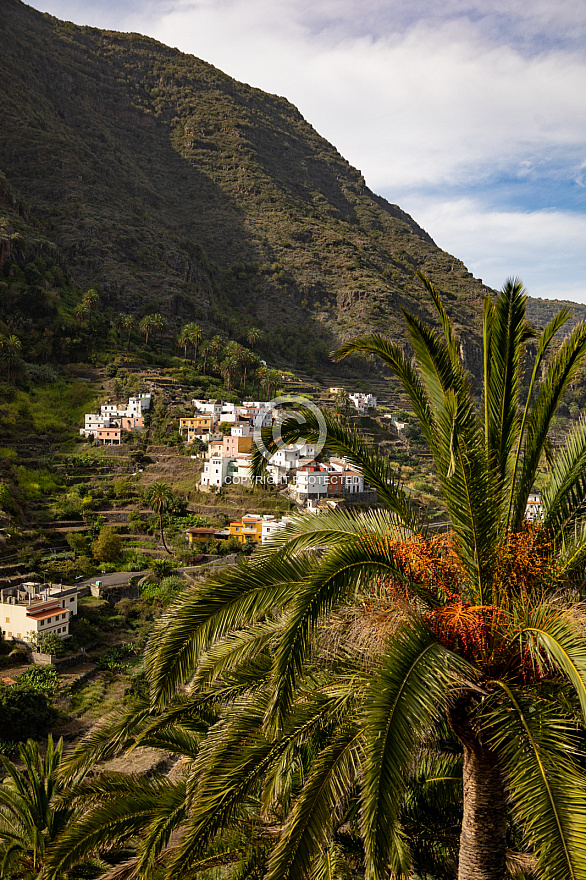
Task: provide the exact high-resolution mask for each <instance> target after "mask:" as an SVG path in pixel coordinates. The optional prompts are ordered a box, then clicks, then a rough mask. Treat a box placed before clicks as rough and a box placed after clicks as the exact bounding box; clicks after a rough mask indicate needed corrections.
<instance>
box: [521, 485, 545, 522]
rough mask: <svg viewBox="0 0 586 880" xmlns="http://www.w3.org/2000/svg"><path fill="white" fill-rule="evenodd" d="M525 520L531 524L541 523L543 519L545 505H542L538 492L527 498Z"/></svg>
mask: <svg viewBox="0 0 586 880" xmlns="http://www.w3.org/2000/svg"><path fill="white" fill-rule="evenodd" d="M525 519H526V520H529V522H541V520H542V519H543V504H542V503H541V495H539V494H538V493H537V492H535V493H532V494H531V495H529V496H528V497H527V506H526V507H525Z"/></svg>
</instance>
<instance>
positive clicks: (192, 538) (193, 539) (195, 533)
mask: <svg viewBox="0 0 586 880" xmlns="http://www.w3.org/2000/svg"><path fill="white" fill-rule="evenodd" d="M215 534H216V529H201V528H199V529H187V540H188V542H189V544H190V545H191V544H205V542H206V541H209V540H210V538H213V537H214V535H215Z"/></svg>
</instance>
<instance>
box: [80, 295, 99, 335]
mask: <svg viewBox="0 0 586 880" xmlns="http://www.w3.org/2000/svg"><path fill="white" fill-rule="evenodd" d="M99 302H100V294H99V293H98V291H97V290H96V289H95V288H94V287H90V289H89V290H88V291H86V293H85V294H84V297H83V305H84V306H85V307H86V309H87V313H88V320H89V323H90V326H91V323H92V313H93V311H94V309H95V307H96V306H97V305H98V303H99Z"/></svg>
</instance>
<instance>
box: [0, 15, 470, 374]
mask: <svg viewBox="0 0 586 880" xmlns="http://www.w3.org/2000/svg"><path fill="white" fill-rule="evenodd" d="M0 104H1V110H2V125H1V127H0V169H2V171H4V173H5V174H6V178H7V180H8V183H9V184H10V186H7V185H6V183H2V180H0V269H1V268H2V266H1V264H2V263H4V262H6V261H7V260H13V259H15V258H17V257H18V254H19V253H20V256H21V257H22V254H23V253H26V255H27V256H28V258H30V257H31V256H35V255H38V254H39V253H43V254H46V252H47V249H51V248H56V249H57V250H56V251H55V253H54V254H53V258H54V259H57V261H58V262H59V263H60V265H61V266H62V267H63V269H64V270H65V271H66V272H68V273H70V274H71V275H72V276H73V279H74V280H75V282H76V283H77V284H78V285H79V286H80V287H89V286H97V285H98V286H100V287H101V289H102V291H103V303H104V304H105V305H106V306H112V307H114V308H116V309H119V310H133V311H135V312H139V313H140V312H142V313H145V312H146V311H148V310H149V309H151V310H152V309H153V307H156V310H157V311H161V312H163V313H164V314H165V316H166V317H167V318H168V319H169V320H170V321H171V322H173V320H176V321H180V320H184V319H191V318H194V319H196V320H198V321H200V322H202V323H203V324H204V326H207V327H208V328H210V329H214V328H219V329H220V330H223V331H224V332H225V333H227V334H228V335H231V336H233V337H236V338H237V337H238V333H239V332H240V333H241V332H243V329H244V328H246V326H250V325H251V324H256V325H257V326H258V325H260V326H261V327H265V328H267V329H268V330H270V331H271V332H273V333H276V335H277V337H279V335H280V350H279V347H278V346H277V349H276V351H275V353H276V356H277V357H280V358H281V359H282V360H283V361H286V360H289V361H290V362H291V363H294V364H295V363H304V362H306V354H307V348H308V347H310V346H311V345H317V347H318V349H319V348H320V346H321V355H322V356H324V354H325V352H326V351H327V349H328V348H330V347H331V346H332V345H333V344H334V343H335V342H337V341H340V340H342V339H345V338H347V337H348V336H351V335H356V334H357V333H359V332H361V331H364V330H368V331H373V330H376V331H380V332H383V333H393V334H395V335H400V334H401V333H402V330H401V329H400V328H401V327H402V321H401V320H400V307H401V306H406V307H408V308H409V309H416V310H422V311H426V310H427V306H426V305H425V299H424V298H422V286H421V283H420V281H419V279H418V278H417V276H416V270H417V269H421V270H422V271H423V272H424V273H425V274H426V275H427V276H428V277H430V278H431V279H432V280H433V281H434V283H435V284H436V285H437V286H438V287H440V288H441V289H443V290H445V291H449V292H450V296H449V297H448V306H449V308H450V310H451V312H452V314H453V315H454V316H455V317H456V319H457V321H458V323H459V324H460V325H461V326H463V327H466V328H472V329H474V328H477V326H478V321H479V316H480V313H481V308H480V304H481V300H482V298H483V296H484V295H485V293H486V292H487V288H486V287H484V286H483V284H482V282H481V281H479V280H477V279H474V278H472V276H471V274H470V273H469V272H468V271H467V270H466V267H465V266H464V265H463V264H462V263H461V262H460V261H459V260H457V259H456V258H455V257H452V256H450V255H449V254H447V253H445V252H444V251H442V250H440V249H439V248H438V247H436V245H435V244H434V242H433V241H432V239H431V238H430V237H429V235H428V234H427V233H426V232H425V231H424V230H422V229H421V228H420V227H419V226H418V225H417V223H415V222H414V220H413V219H412V218H411V217H409V216H408V215H407V214H405V213H404V212H403V211H401V210H400V208H398V207H397V206H396V205H391V204H389V203H387V202H386V201H385V200H384V199H382V198H380V197H378V196H376V195H375V194H373V193H372V192H371V191H370V190H369V189H368V188H367V187H366V185H365V182H364V179H363V178H362V176H361V174H360V172H359V171H357V170H356V169H354V168H352V167H351V166H350V165H349V164H348V163H347V162H346V161H345V160H344V159H343V158H342V156H340V154H339V153H338V152H337V151H336V150H335V148H334V147H333V146H331V145H330V144H329V143H327V142H326V141H325V140H324V139H323V138H321V137H320V136H319V135H318V134H317V132H316V131H315V130H314V129H313V128H312V127H311V125H309V124H308V123H307V122H306V121H305V120H304V119H303V118H302V116H301V115H300V114H299V112H298V111H297V110H296V108H295V107H293V106H292V105H291V104H290V103H288V102H287V101H286V100H285V99H284V98H280V97H276V96H274V95H269V94H266V93H264V92H261V91H259V90H257V89H253V88H251V87H249V86H247V85H244V84H242V83H238V82H236V81H235V80H233V79H231V78H230V77H228V76H226V75H224V74H223V73H221V72H220V71H219V70H217V69H215V68H214V67H212V66H211V65H209V64H206V63H205V62H203V61H201V60H199V59H197V58H194V57H192V56H188V55H184V54H182V53H181V52H179V51H177V50H175V49H170V48H168V47H166V46H164V45H161V44H160V43H157V42H155V41H154V40H151V39H148V38H146V37H142V36H138V35H136V34H119V33H112V32H105V31H100V30H97V29H94V28H82V27H77V26H75V25H73V24H71V23H67V22H61V21H58V20H57V19H55V18H53V17H51V16H48V15H43V14H41V13H38V12H36V11H34V10H32V9H31V8H30V7H28V6H26V5H24V4H22V3H20V2H19V0H2V3H1V5H0ZM389 161H392V157H389ZM2 193H4V198H2ZM19 199H20V200H21V202H22V204H21V206H20V207H18V204H17V203H18V200H19ZM56 255H57V256H56ZM467 338H470V339H473V337H467ZM477 354H478V350H477V348H476V347H475V346H474V344H471V345H470V355H469V359H470V365H471V366H474V363H473V362H474V361H475V360H476V357H477Z"/></svg>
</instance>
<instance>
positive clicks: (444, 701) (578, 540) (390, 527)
mask: <svg viewBox="0 0 586 880" xmlns="http://www.w3.org/2000/svg"><path fill="white" fill-rule="evenodd" d="M426 286H427V288H428V290H429V293H430V295H431V297H432V300H433V302H434V304H435V307H436V309H437V313H438V317H439V320H440V323H441V326H442V330H443V334H440V333H438V332H437V331H436V330H435V329H433V328H432V327H430V326H429V325H427V324H425V323H424V322H423V321H421V320H420V319H419V318H417V317H414V316H410V315H407V316H406V321H407V327H408V330H409V334H410V337H411V342H412V345H413V350H414V352H415V359H416V364H417V367H416V368H414V366H413V364H412V360H411V358H410V357H408V356H407V355H406V354H404V353H403V352H402V351H401V350H400V349H399V348H398V347H397V346H396V345H395V344H394V343H392V342H391V341H389V340H385V339H383V338H381V337H367V338H364V339H360V340H357V341H355V342H353V343H349V344H347V345H346V346H344V347H343V348H342V349H341V350H340V351H339V352H338V354H337V356H338V357H343V356H345V355H347V354H350V353H351V352H357V351H366V352H370V353H373V354H376V355H378V356H379V357H381V358H382V359H383V360H384V361H385V362H386V363H387V364H388V365H389V366H390V367H391V368H392V369H393V371H394V372H395V373H396V374H397V376H398V377H399V379H400V380H401V382H402V384H403V387H404V390H405V391H406V393H407V394H408V395H409V397H410V400H411V405H412V407H413V409H414V410H415V412H416V413H417V415H418V418H419V423H420V427H421V430H422V431H423V432H424V434H425V437H426V439H427V442H428V444H429V447H430V450H431V452H432V455H433V458H434V463H435V467H436V471H437V474H438V479H439V481H440V484H441V487H442V492H443V495H444V499H445V503H446V506H447V508H448V511H449V515H450V519H451V523H452V533H451V539H450V541H449V543H448V544H447V545H445V546H442V545H441V544H438V543H437V542H434V541H433V540H432V539H430V538H425V537H422V538H419V537H418V534H419V532H420V531H421V529H422V526H421V524H420V523H418V522H417V516H416V514H415V512H414V511H413V510H412V509H411V507H410V504H409V501H408V499H407V497H406V496H405V493H404V492H403V491H402V490H401V488H400V486H398V484H397V481H396V479H395V478H394V475H393V473H392V471H391V470H390V468H389V467H388V465H385V464H384V463H381V462H378V461H377V460H376V457H375V456H374V455H373V453H372V452H371V451H370V450H369V449H368V448H367V447H366V446H365V444H364V442H363V441H361V440H360V439H359V438H357V437H356V436H355V435H352V434H349V433H348V432H346V431H344V430H343V429H342V428H340V426H337V425H336V423H335V422H334V421H333V420H332V419H328V420H327V421H328V446H329V447H330V448H332V449H334V450H335V451H338V452H345V453H346V454H347V455H348V456H349V457H350V460H351V461H352V462H353V463H354V464H356V465H357V466H359V467H360V468H361V469H362V471H363V473H364V476H365V478H366V479H367V482H369V483H370V485H373V486H374V487H375V488H376V489H377V490H378V492H379V497H380V498H381V500H382V501H384V503H385V505H386V507H387V508H388V509H389V514H388V515H386V516H382V515H379V514H365V515H362V516H342V515H340V514H337V515H330V516H326V517H320V518H318V519H317V521H315V520H311V519H309V520H303V519H302V520H300V521H299V522H298V524H297V526H296V528H295V529H293V531H292V532H291V533H290V534H289V535H286V536H285V537H283V538H282V539H281V543H280V544H279V550H278V552H277V553H275V554H273V555H269V554H266V553H263V554H260V555H258V556H257V557H256V558H255V560H254V561H253V562H252V563H251V564H250V566H249V569H248V572H247V574H246V575H245V574H244V572H242V571H240V572H232V573H229V574H226V575H225V577H224V578H223V579H221V584H222V586H221V588H220V586H219V582H216V583H213V584H210V585H209V587H208V588H205V587H202V589H201V590H199V591H196V592H195V593H194V594H193V595H192V596H189V597H186V598H185V599H184V604H183V607H182V608H181V609H175V610H174V622H172V621H170V620H168V621H167V623H166V625H167V629H166V630H165V631H164V633H163V634H162V636H161V638H160V641H159V642H158V643H156V644H155V643H153V645H152V647H151V653H150V670H151V676H152V682H153V689H154V694H155V696H156V697H157V698H159V699H162V700H163V701H164V700H165V699H167V698H168V696H169V695H170V694H171V693H172V692H173V688H174V687H175V686H176V685H177V684H178V682H179V681H180V680H184V679H185V678H187V677H189V675H190V674H191V673H192V672H193V670H194V669H196V668H197V660H198V658H199V657H201V654H200V652H201V651H202V650H205V648H206V646H208V645H210V644H214V643H215V642H216V641H217V640H218V639H221V637H222V636H223V634H224V633H225V632H227V633H230V632H233V631H234V630H237V629H238V628H239V627H241V626H244V625H245V624H246V621H247V620H248V621H250V620H251V619H253V620H259V619H262V616H263V615H267V614H269V613H270V609H271V608H274V606H275V605H279V606H280V607H281V608H283V614H284V623H283V629H282V632H281V633H280V634H279V635H278V636H273V638H274V639H275V642H274V647H273V651H272V654H271V660H270V667H271V668H270V672H269V676H270V680H271V694H270V700H269V702H268V705H267V706H266V708H265V709H264V711H263V713H262V723H261V725H260V728H259V730H262V731H264V732H265V736H267V737H268V738H269V739H270V740H272V741H275V742H276V743H278V742H280V741H281V739H282V737H283V736H284V735H285V731H286V730H288V729H289V727H290V725H291V724H292V723H293V716H294V713H295V706H296V700H297V699H298V695H299V693H300V691H299V689H300V688H303V687H305V688H307V684H306V680H305V678H304V674H305V673H306V671H307V668H308V663H309V660H310V657H311V652H312V651H315V639H316V638H317V628H318V626H319V627H323V621H324V619H327V618H328V616H329V615H331V614H332V613H333V612H334V611H336V609H341V608H343V607H344V606H345V605H346V604H347V603H348V602H350V603H351V604H352V605H353V607H356V604H358V607H360V602H361V603H362V604H363V605H364V604H365V602H366V598H367V597H370V600H369V601H370V604H371V605H372V606H373V607H375V609H376V611H377V614H373V620H372V624H373V626H376V628H378V629H379V630H380V628H381V622H380V611H381V603H382V607H383V608H387V609H389V610H388V620H387V622H386V626H387V632H388V633H392V638H389V639H388V640H387V641H386V642H384V643H383V646H382V647H381V650H380V656H378V657H377V660H376V673H375V674H374V675H373V676H372V678H371V681H370V682H369V683H368V685H367V686H366V687H365V692H364V695H363V697H359V698H357V706H356V714H355V715H353V716H352V715H348V716H346V722H347V723H346V724H345V725H344V727H343V729H342V730H340V729H338V730H337V733H338V735H339V738H338V739H337V740H336V739H335V738H333V739H329V740H328V739H326V741H325V745H324V748H323V750H322V752H320V754H319V758H318V759H316V763H315V764H314V769H313V770H312V771H311V772H310V774H309V775H308V778H307V783H306V785H305V786H304V787H303V788H302V789H301V792H300V793H299V794H298V795H297V797H296V799H295V800H294V802H293V807H292V808H291V810H290V811H289V814H288V818H287V819H286V821H285V823H284V828H283V830H282V832H281V836H280V841H279V844H278V845H277V846H276V847H275V849H274V851H273V854H272V856H271V862H270V869H269V871H268V873H267V878H271V880H272V878H276V877H280V878H284V877H293V876H295V870H297V871H298V872H299V874H298V875H300V874H302V871H304V870H307V869H308V866H309V864H310V862H311V858H312V857H314V856H316V855H317V853H318V852H319V847H320V845H321V843H322V842H323V840H324V835H325V836H326V837H327V834H328V833H329V832H331V830H332V825H331V822H332V818H333V817H332V814H330V812H329V807H332V809H333V804H334V800H335V798H334V795H336V797H341V794H340V792H343V791H346V792H348V791H349V790H351V787H352V786H356V785H357V784H358V785H360V804H361V815H362V820H361V823H362V829H361V830H362V837H363V840H364V847H365V853H366V863H367V866H368V876H369V877H372V878H373V880H374V878H379V877H384V876H386V873H387V871H388V869H389V865H391V864H394V865H395V868H399V867H400V866H401V865H403V870H407V855H406V853H405V847H404V845H403V844H402V841H401V837H400V831H399V828H398V825H397V822H398V811H399V808H400V805H401V803H402V796H403V794H404V792H405V787H406V786H407V784H408V781H409V778H410V770H411V768H412V767H413V765H414V761H415V759H416V757H417V755H418V753H419V752H420V750H421V749H422V748H423V746H424V744H425V743H426V742H427V740H428V738H429V735H430V731H433V728H434V726H435V725H436V724H437V723H438V721H439V720H440V719H441V718H445V719H447V720H448V722H449V724H450V725H451V728H452V730H453V731H454V733H455V734H456V735H457V737H458V739H459V741H460V743H461V748H462V753H463V781H464V799H463V809H464V813H463V821H462V830H461V839H460V848H459V858H458V872H459V873H458V876H459V878H460V880H472V878H474V880H485V878H486V880H488V878H491V880H496V878H502V877H504V876H505V871H506V833H507V821H508V819H509V813H508V802H509V799H510V801H511V802H512V804H513V811H514V816H515V818H516V821H517V822H518V823H519V825H520V826H521V827H522V830H523V840H524V844H525V845H526V846H530V847H531V849H532V850H533V852H534V853H535V857H536V859H537V862H538V865H539V866H540V868H541V870H542V871H544V872H546V873H547V876H548V877H552V878H560V880H561V878H563V877H569V876H571V877H580V876H583V875H584V872H585V864H586V863H585V862H584V857H585V854H586V786H585V782H584V777H583V774H582V771H581V769H580V765H579V762H577V761H576V760H575V759H572V757H571V756H572V754H573V753H574V751H575V748H576V745H577V740H576V736H577V731H578V729H579V728H580V726H582V727H583V724H584V714H585V713H586V642H585V640H584V636H583V620H582V617H581V612H580V609H579V607H576V606H575V604H574V605H572V603H571V601H570V599H569V598H568V595H569V594H568V590H567V587H566V588H565V591H564V585H567V584H568V582H569V580H570V579H571V577H572V575H573V574H574V573H575V572H578V573H579V572H581V570H582V568H583V563H584V559H585V557H586V528H585V526H584V521H583V513H582V511H583V505H584V501H585V500H586V485H585V484H584V481H583V477H582V473H583V468H584V464H585V463H586V425H585V424H581V425H579V426H578V427H577V428H576V429H575V430H574V433H573V434H572V436H571V437H570V439H569V441H568V443H567V446H566V448H565V450H564V451H563V452H560V453H558V455H557V456H556V457H555V459H551V457H550V473H549V478H548V481H547V486H546V488H544V492H543V502H544V511H545V512H544V521H543V524H542V525H541V526H540V527H539V528H530V527H528V526H527V525H526V523H525V521H524V516H525V509H526V504H527V498H528V495H529V493H530V492H531V491H532V488H533V486H534V483H535V479H536V475H537V472H538V468H539V465H540V462H541V460H542V456H543V454H544V453H545V452H546V451H547V437H548V429H549V426H550V424H551V421H552V419H553V417H554V414H555V411H556V408H557V405H558V403H559V401H560V399H561V396H562V394H563V391H564V389H565V388H566V387H567V385H568V383H569V382H570V381H571V380H572V377H573V376H574V375H575V374H576V371H577V370H578V368H579V367H580V364H581V363H582V362H583V361H584V358H585V356H586V327H585V326H584V325H579V326H578V327H576V328H575V329H574V330H573V331H572V333H571V334H570V335H569V336H568V338H567V339H566V341H565V342H564V344H563V345H562V346H561V347H560V349H559V351H558V352H557V354H555V356H553V357H552V358H551V362H550V365H549V368H548V369H547V372H546V374H545V378H544V379H543V381H541V382H538V377H540V375H541V370H542V367H543V365H544V363H545V362H546V361H545V358H546V355H547V354H548V351H549V349H550V347H551V343H552V340H553V339H554V336H555V334H556V333H557V331H558V330H559V329H560V328H561V326H563V323H564V322H565V321H566V320H567V318H568V312H567V311H566V310H563V311H562V312H561V313H560V314H559V315H558V316H557V317H556V318H555V319H554V320H553V321H551V322H550V324H548V326H547V327H546V329H545V330H544V332H543V333H542V335H541V336H540V338H539V340H538V345H537V353H536V356H535V361H534V364H533V370H532V374H531V378H530V382H529V389H528V393H527V395H526V398H525V400H523V399H522V396H521V382H522V378H523V375H524V372H523V370H524V354H525V349H526V343H527V342H528V340H529V338H530V337H531V336H532V335H533V334H532V332H531V331H530V329H529V327H528V325H527V323H526V320H525V303H526V297H525V295H524V292H523V290H522V287H521V285H520V283H518V282H508V283H507V285H505V287H504V289H503V292H502V293H501V295H500V296H499V298H498V300H497V301H496V302H495V303H492V302H490V301H487V304H486V307H485V314H484V330H483V332H484V347H485V383H484V400H483V408H482V411H481V412H478V411H477V410H476V407H475V404H474V400H473V398H472V394H471V391H470V388H469V384H468V381H467V378H466V375H465V372H464V369H463V367H462V365H461V363H460V359H459V344H458V340H457V338H456V336H455V333H454V331H453V328H452V326H451V324H450V321H449V319H448V317H447V314H446V312H445V310H444V308H443V305H442V303H441V301H440V299H439V297H438V296H437V294H436V292H435V290H434V289H433V287H432V286H431V285H429V284H426ZM308 426H309V427H310V428H311V416H310V415H309V413H308V414H307V424H305V425H304V426H303V433H304V435H305V436H307V437H308V439H311V430H309V431H308ZM313 427H314V433H315V434H316V437H317V433H318V425H317V424H315V425H314V426H313ZM299 432H300V428H299V425H297V424H290V425H287V424H285V425H284V426H283V438H284V439H294V438H295V437H296V436H298V435H299ZM267 440H269V438H267ZM269 442H270V441H269ZM259 461H260V457H259ZM317 548H321V550H320V553H319V554H318V555H316V554H313V553H312V555H311V556H310V559H309V562H304V563H303V565H305V570H304V569H303V565H302V562H301V560H300V557H299V554H301V555H302V557H304V558H305V559H307V556H306V554H307V553H308V552H309V551H312V549H317ZM324 548H327V549H326V550H325V552H324ZM231 591H232V592H231ZM399 598H401V599H402V607H403V609H404V610H403V613H402V614H401V615H399V620H397V616H398V613H397V612H396V611H394V609H396V608H397V607H400V606H397V601H398V600H399ZM375 599H376V602H375V601H374V600H375ZM357 600H360V602H358V603H357ZM391 612H393V613H392V614H391ZM240 615H242V616H240ZM249 626H251V627H252V629H251V630H245V632H248V631H250V633H251V635H250V643H251V644H253V643H254V636H253V635H252V633H253V632H254V625H253V624H252V623H250V624H249ZM232 639H233V640H234V639H235V636H232ZM244 639H245V636H244V635H243V636H242V637H241V640H242V641H243V640H244ZM258 639H260V635H259V636H258ZM226 641H227V639H226ZM379 641H380V639H379ZM225 643H226V642H222V641H220V642H219V646H218V648H214V649H213V651H214V652H215V656H216V657H218V656H219V653H220V651H221V650H222V648H221V646H222V644H225ZM257 644H259V642H257ZM239 659H240V660H241V659H242V654H241V655H239ZM216 668H217V667H216ZM572 694H573V695H574V696H572ZM574 704H575V705H574ZM578 707H579V708H578ZM578 719H580V720H578ZM249 733H250V731H249ZM340 737H341V738H340ZM336 743H337V745H336ZM334 758H335V760H336V762H338V763H337V764H336V765H335V766H334V764H333V763H332V762H333V761H334ZM226 760H227V758H226ZM340 761H343V771H342V770H341V769H340V767H341V764H340ZM349 764H350V765H351V766H352V767H353V768H355V769H356V768H359V772H358V773H356V772H353V773H349V770H348V766H349ZM226 768H227V765H226ZM262 772H264V773H267V767H266V766H265V767H264V769H263V771H262ZM219 776H220V771H219V770H218V768H217V767H216V770H215V779H214V784H215V785H217V786H218V790H219V789H220V788H221V785H220V782H219ZM223 781H224V782H226V781H227V780H226V778H224V780H223ZM318 783H319V786H318ZM210 784H211V781H210ZM318 794H319V797H318V796H317V795H318ZM206 798H207V800H206ZM212 801H213V798H212V794H211V789H210V788H206V787H205V786H202V789H201V791H200V795H199V796H198V797H197V798H196V800H195V801H194V802H192V808H193V810H194V812H195V813H196V814H197V811H198V805H199V808H200V809H201V810H202V813H201V816H203V813H204V812H205V810H204V807H203V804H204V802H205V803H206V808H205V809H206V810H208V811H211V810H212V806H211V804H212ZM224 804H225V801H224ZM328 805H329V806H328ZM218 806H219V801H214V808H217V807H218ZM210 815H211V814H210V812H208V813H207V820H210ZM328 823H329V824H328ZM190 845H192V846H196V845H197V835H196V834H194V835H193V836H192V837H191V844H190ZM186 846H187V843H186ZM292 866H293V867H292ZM287 872H289V873H287Z"/></svg>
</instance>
